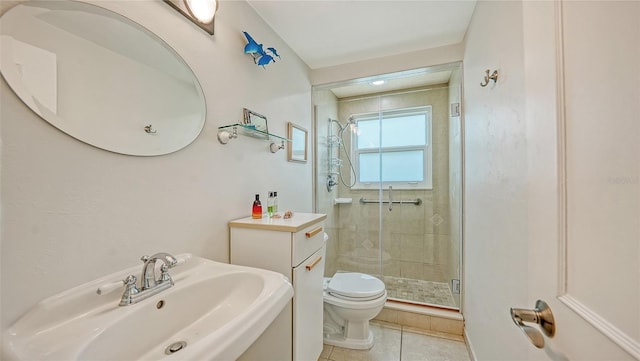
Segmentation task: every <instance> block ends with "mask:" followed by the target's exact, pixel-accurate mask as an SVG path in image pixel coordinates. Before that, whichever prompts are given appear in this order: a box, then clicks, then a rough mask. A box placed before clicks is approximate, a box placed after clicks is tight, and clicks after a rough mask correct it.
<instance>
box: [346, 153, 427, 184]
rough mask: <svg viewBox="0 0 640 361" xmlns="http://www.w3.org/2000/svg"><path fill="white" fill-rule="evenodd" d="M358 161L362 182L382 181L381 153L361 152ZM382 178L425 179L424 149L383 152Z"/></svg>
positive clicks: (418, 180)
mask: <svg viewBox="0 0 640 361" xmlns="http://www.w3.org/2000/svg"><path fill="white" fill-rule="evenodd" d="M358 161H359V166H360V182H362V183H373V182H379V181H380V153H363V154H360V157H359V159H358ZM382 180H383V181H384V182H422V181H424V151H423V150H411V151H402V152H386V153H382Z"/></svg>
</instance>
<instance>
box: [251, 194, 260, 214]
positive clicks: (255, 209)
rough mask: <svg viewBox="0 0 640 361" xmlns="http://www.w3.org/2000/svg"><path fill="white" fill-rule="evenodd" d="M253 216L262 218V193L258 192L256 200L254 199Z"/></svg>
mask: <svg viewBox="0 0 640 361" xmlns="http://www.w3.org/2000/svg"><path fill="white" fill-rule="evenodd" d="M251 218H254V219H260V218H262V203H260V195H259V194H256V200H254V201H253V207H252V209H251Z"/></svg>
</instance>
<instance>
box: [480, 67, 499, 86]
mask: <svg viewBox="0 0 640 361" xmlns="http://www.w3.org/2000/svg"><path fill="white" fill-rule="evenodd" d="M490 72H491V70H489V69H487V70H486V71H485V75H484V83H480V86H481V87H485V86H487V85H489V80H493V83H494V84H495V83H497V82H498V71H497V70H494V71H493V73H492V74H491V75H489V73H490Z"/></svg>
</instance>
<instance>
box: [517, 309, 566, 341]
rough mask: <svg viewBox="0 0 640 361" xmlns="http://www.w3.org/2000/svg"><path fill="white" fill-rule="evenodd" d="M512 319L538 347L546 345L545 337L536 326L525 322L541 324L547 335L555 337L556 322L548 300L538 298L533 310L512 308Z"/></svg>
mask: <svg viewBox="0 0 640 361" xmlns="http://www.w3.org/2000/svg"><path fill="white" fill-rule="evenodd" d="M511 319H512V320H513V322H514V323H515V324H516V326H518V327H520V329H521V330H522V332H524V334H525V335H527V337H529V340H531V343H533V344H534V345H535V346H536V347H537V348H543V347H544V337H543V336H542V334H541V333H540V331H538V330H537V329H535V328H534V327H531V326H529V325H525V322H531V323H536V324H538V325H540V329H541V330H542V333H544V334H545V335H546V336H547V337H553V335H555V333H556V324H555V321H554V319H553V313H552V312H551V308H549V305H547V303H546V302H544V301H542V300H538V301H537V302H536V306H535V308H533V309H532V310H529V309H524V308H511Z"/></svg>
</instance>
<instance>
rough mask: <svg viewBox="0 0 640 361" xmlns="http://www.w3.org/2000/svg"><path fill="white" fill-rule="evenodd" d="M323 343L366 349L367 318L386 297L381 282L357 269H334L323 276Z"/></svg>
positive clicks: (370, 337) (369, 338) (369, 341)
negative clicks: (347, 270)
mask: <svg viewBox="0 0 640 361" xmlns="http://www.w3.org/2000/svg"><path fill="white" fill-rule="evenodd" d="M323 295H324V296H323V297H324V323H323V326H324V330H323V333H324V343H325V344H327V345H332V346H338V347H344V348H350V349H358V350H366V349H370V348H371V347H372V346H373V333H372V332H371V330H369V321H370V320H372V319H373V318H374V317H376V316H377V315H378V313H380V311H381V310H382V307H384V303H385V301H386V300H387V291H386V289H385V286H384V283H383V282H382V281H381V280H379V279H378V278H376V277H373V276H370V275H368V274H364V273H357V272H338V273H336V274H335V275H333V277H330V278H325V279H324V292H323Z"/></svg>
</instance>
